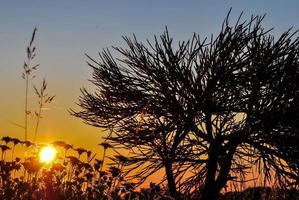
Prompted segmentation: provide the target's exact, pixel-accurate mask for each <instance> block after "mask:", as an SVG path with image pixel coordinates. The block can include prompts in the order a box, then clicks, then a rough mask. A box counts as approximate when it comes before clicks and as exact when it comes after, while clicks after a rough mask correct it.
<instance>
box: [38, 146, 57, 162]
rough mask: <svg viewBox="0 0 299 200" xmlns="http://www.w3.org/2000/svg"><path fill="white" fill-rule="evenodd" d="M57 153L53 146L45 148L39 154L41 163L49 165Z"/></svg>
mask: <svg viewBox="0 0 299 200" xmlns="http://www.w3.org/2000/svg"><path fill="white" fill-rule="evenodd" d="M56 155H57V151H56V149H55V148H54V147H53V146H50V145H49V146H45V147H43V148H42V149H41V150H40V152H39V161H40V162H41V163H45V164H49V163H51V162H53V161H54V160H55V158H56Z"/></svg>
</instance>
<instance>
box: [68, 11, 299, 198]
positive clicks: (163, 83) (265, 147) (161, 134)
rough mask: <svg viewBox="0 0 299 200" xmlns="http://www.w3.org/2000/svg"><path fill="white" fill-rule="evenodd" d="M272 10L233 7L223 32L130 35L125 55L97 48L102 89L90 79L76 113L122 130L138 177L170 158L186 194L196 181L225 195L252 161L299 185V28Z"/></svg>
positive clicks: (269, 177)
mask: <svg viewBox="0 0 299 200" xmlns="http://www.w3.org/2000/svg"><path fill="white" fill-rule="evenodd" d="M263 19H264V16H252V17H251V18H250V19H249V20H248V21H245V20H243V19H242V15H240V17H239V19H238V20H237V21H236V23H235V24H233V25H231V24H230V23H229V14H228V16H227V17H226V18H225V19H224V22H223V24H222V28H221V31H220V33H218V34H217V35H216V37H213V36H212V37H211V38H210V39H207V38H206V39H201V37H200V36H199V35H196V34H194V35H193V37H192V38H191V39H190V40H187V41H181V42H179V43H178V44H176V45H174V44H173V39H172V38H171V37H170V36H169V33H168V31H167V29H166V31H165V32H164V33H163V34H162V35H161V36H160V37H155V38H154V41H153V42H150V41H149V40H148V41H147V45H146V44H144V43H142V42H139V41H138V40H137V38H136V37H135V35H134V36H133V38H132V39H131V38H129V37H123V39H124V41H125V43H126V45H127V47H126V48H123V47H114V48H113V49H114V50H115V51H116V52H117V53H118V55H119V57H117V58H115V57H114V56H112V54H111V53H110V51H109V50H108V49H106V50H103V51H102V52H101V53H100V58H99V60H96V59H94V58H91V57H89V56H88V55H87V57H88V59H89V61H88V65H89V66H91V67H92V69H93V76H92V78H93V79H92V80H91V82H92V83H93V84H94V85H95V86H96V87H97V89H96V92H92V91H91V92H90V91H87V90H86V89H84V88H83V89H82V90H81V91H82V96H81V97H80V98H79V103H78V104H79V105H80V107H81V110H80V111H74V110H72V111H71V113H72V114H73V115H74V116H76V117H79V118H81V119H83V120H84V122H85V123H87V124H90V125H93V126H96V127H100V128H104V129H106V130H111V131H112V134H110V135H109V136H108V137H107V138H106V139H107V141H109V142H110V143H111V144H112V145H113V146H116V147H119V148H124V149H127V150H128V151H129V152H130V158H129V159H127V161H126V164H125V165H126V166H127V168H126V169H127V173H128V174H130V173H131V177H132V179H139V181H140V182H142V181H144V180H145V179H146V178H147V177H148V176H150V175H151V174H153V173H155V172H156V171H158V170H159V169H161V168H164V169H165V174H166V178H165V179H166V180H167V183H168V190H169V192H170V195H171V196H172V197H173V198H176V199H179V198H180V197H179V195H178V193H179V192H185V193H190V191H193V190H196V191H200V197H198V198H200V199H202V200H206V199H210V200H214V199H218V198H219V195H220V192H221V190H222V189H223V188H225V187H227V185H228V183H233V182H244V181H246V180H244V177H245V176H246V174H248V173H249V171H250V169H251V168H257V169H258V170H259V172H260V173H261V174H263V177H264V183H265V184H266V183H270V182H273V181H274V179H275V180H276V181H277V182H278V184H280V186H281V187H298V175H299V163H298V157H299V156H298V155H299V151H298V150H299V149H298V143H299V135H298V124H299V121H298V120H299V116H298V113H299V112H298V111H299V109H298V108H299V104H298V102H299V99H298V97H299V96H298V94H299V92H298V91H299V87H298V83H299V73H298V72H299V70H298V69H299V68H298V67H299V60H298V58H299V55H298V52H299V39H298V36H297V34H296V32H294V31H292V30H291V29H290V30H287V31H286V32H284V33H283V34H281V35H280V36H279V37H278V38H276V37H274V35H273V34H272V32H271V31H272V29H269V30H267V29H265V28H263V26H262V21H263ZM134 170H135V173H133V174H132V172H133V171H134ZM188 173H189V175H188ZM190 174H191V175H190ZM254 178H255V177H254Z"/></svg>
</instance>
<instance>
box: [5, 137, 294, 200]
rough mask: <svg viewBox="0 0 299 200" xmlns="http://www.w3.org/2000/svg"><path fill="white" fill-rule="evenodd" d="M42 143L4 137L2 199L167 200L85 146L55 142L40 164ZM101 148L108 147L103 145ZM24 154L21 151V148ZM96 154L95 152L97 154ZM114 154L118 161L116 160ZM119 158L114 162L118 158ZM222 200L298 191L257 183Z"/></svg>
mask: <svg viewBox="0 0 299 200" xmlns="http://www.w3.org/2000/svg"><path fill="white" fill-rule="evenodd" d="M44 145H45V144H34V143H32V142H29V141H26V142H23V141H20V140H19V139H17V138H10V137H3V138H2V142H1V145H0V151H1V161H0V199H1V200H20V199H21V200H27V199H32V200H38V199H43V200H65V199H72V200H92V199H95V200H96V199H97V200H100V199H102V200H117V199H119V200H120V199H124V200H151V199H155V200H158V199H159V200H163V199H164V200H171V199H174V198H172V197H171V196H170V195H169V192H168V189H167V187H164V186H163V185H158V184H154V183H151V184H150V186H149V187H147V188H136V187H137V185H136V184H135V183H133V182H128V181H126V180H125V177H124V173H123V170H122V169H123V163H122V162H121V161H122V160H125V159H126V158H125V157H123V156H121V155H116V156H115V157H114V158H110V159H109V160H110V161H111V160H113V161H114V162H110V164H109V165H108V166H107V167H105V168H104V169H105V170H103V163H104V162H105V161H107V160H108V159H107V158H106V156H105V155H103V157H102V156H101V157H102V159H101V160H98V159H97V158H96V155H95V154H94V153H93V152H91V151H89V150H86V149H83V148H75V147H74V146H73V145H70V144H67V143H65V142H62V141H56V142H53V143H52V145H53V146H54V147H55V148H56V149H57V151H58V154H57V156H56V158H55V160H54V161H53V162H52V163H48V164H43V163H41V162H40V161H39V157H38V153H39V151H40V148H42V147H43V146H44ZM100 146H102V148H103V149H102V150H104V151H102V152H106V150H108V149H109V148H111V147H112V146H110V145H109V144H108V143H101V144H100ZM16 148H23V149H24V150H25V151H26V156H24V157H22V158H19V157H15V156H14V150H15V149H16ZM23 153H24V152H23ZM97 157H98V156H97ZM116 158H117V159H116ZM116 160H118V162H116ZM177 198H180V199H182V200H192V199H198V198H200V193H199V192H197V191H195V192H191V193H189V194H181V193H178V196H177ZM220 199H221V200H222V199H223V200H237V199H241V200H242V199H244V200H245V199H248V200H251V199H256V200H259V199H261V200H262V199H265V200H278V199H279V200H280V199H281V200H289V199H299V191H298V190H283V189H279V188H269V187H258V188H248V189H246V190H245V191H243V192H226V193H224V194H221V195H220Z"/></svg>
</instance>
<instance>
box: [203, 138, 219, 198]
mask: <svg viewBox="0 0 299 200" xmlns="http://www.w3.org/2000/svg"><path fill="white" fill-rule="evenodd" d="M217 155H218V152H217V149H216V144H215V142H213V143H211V146H210V152H209V155H208V156H209V161H208V164H207V175H206V179H205V185H204V188H203V190H202V191H201V198H200V199H201V200H217V199H218V196H219V192H220V191H218V189H217V188H218V187H217V183H216V171H217Z"/></svg>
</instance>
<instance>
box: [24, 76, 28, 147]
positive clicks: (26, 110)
mask: <svg viewBox="0 0 299 200" xmlns="http://www.w3.org/2000/svg"><path fill="white" fill-rule="evenodd" d="M28 76H29V75H28V74H26V89H25V125H24V129H25V141H27V121H28V116H27V115H28V82H29V81H28V79H29V77H28Z"/></svg>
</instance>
